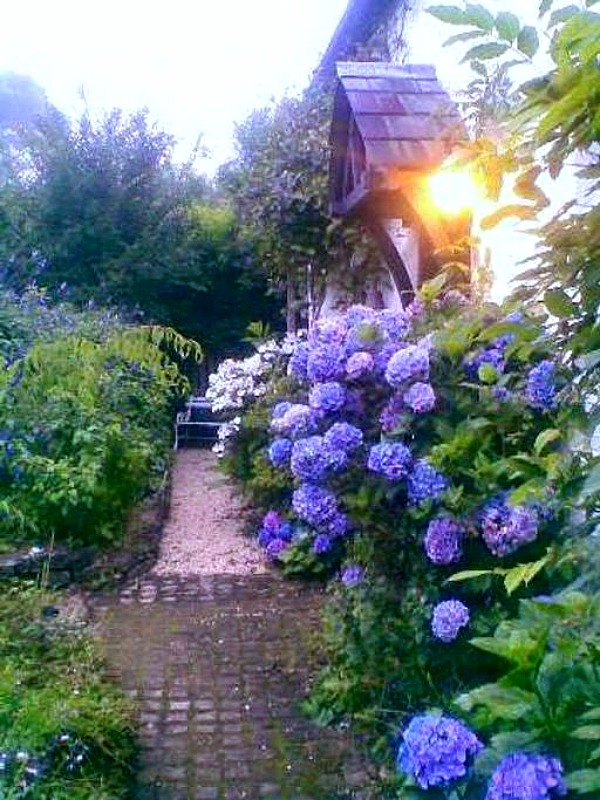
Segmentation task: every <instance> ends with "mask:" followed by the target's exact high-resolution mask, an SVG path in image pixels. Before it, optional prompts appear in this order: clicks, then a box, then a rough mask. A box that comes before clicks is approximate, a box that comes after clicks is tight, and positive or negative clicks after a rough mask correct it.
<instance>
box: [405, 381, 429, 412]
mask: <svg viewBox="0 0 600 800" xmlns="http://www.w3.org/2000/svg"><path fill="white" fill-rule="evenodd" d="M403 399H404V402H405V404H406V405H407V406H408V407H409V408H410V409H411V411H414V413H415V414H424V413H426V412H427V411H431V410H432V409H433V408H434V407H435V392H434V391H433V387H432V386H431V384H430V383H423V382H422V381H417V383H413V385H412V386H411V387H410V389H408V391H407V392H405V393H404V398H403Z"/></svg>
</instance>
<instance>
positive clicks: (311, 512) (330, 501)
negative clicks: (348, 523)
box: [292, 483, 338, 528]
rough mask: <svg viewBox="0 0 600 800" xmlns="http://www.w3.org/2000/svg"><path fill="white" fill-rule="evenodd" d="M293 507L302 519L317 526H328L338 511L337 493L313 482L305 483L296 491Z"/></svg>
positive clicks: (293, 497)
mask: <svg viewBox="0 0 600 800" xmlns="http://www.w3.org/2000/svg"><path fill="white" fill-rule="evenodd" d="M292 508H293V509H294V511H295V512H296V514H297V515H298V517H299V518H300V519H303V520H304V521H305V522H308V524H309V525H312V526H313V527H315V528H321V527H324V526H326V525H327V524H328V523H329V522H331V520H332V519H334V517H335V516H336V514H337V513H338V507H337V501H336V499H335V495H334V494H333V493H332V492H330V491H328V490H327V489H323V488H322V487H320V486H315V485H314V484H312V483H303V484H302V485H301V486H299V487H298V488H297V489H296V490H295V491H294V494H293V496H292Z"/></svg>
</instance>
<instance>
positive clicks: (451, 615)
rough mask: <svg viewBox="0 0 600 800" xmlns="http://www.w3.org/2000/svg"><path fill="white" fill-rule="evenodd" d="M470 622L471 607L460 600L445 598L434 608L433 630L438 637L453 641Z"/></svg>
mask: <svg viewBox="0 0 600 800" xmlns="http://www.w3.org/2000/svg"><path fill="white" fill-rule="evenodd" d="M468 624H469V609H468V608H467V607H466V605H465V604H464V603H461V602H460V600H443V601H442V602H441V603H438V604H437V606H436V607H435V608H434V609H433V618H432V620H431V630H432V631H433V635H434V636H435V637H436V639H440V640H441V641H442V642H446V644H448V642H453V641H454V640H455V639H456V637H457V636H458V632H459V631H460V629H461V628H464V627H466V626H467V625H468Z"/></svg>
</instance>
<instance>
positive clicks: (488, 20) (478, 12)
mask: <svg viewBox="0 0 600 800" xmlns="http://www.w3.org/2000/svg"><path fill="white" fill-rule="evenodd" d="M465 22H466V24H467V25H475V27H477V28H480V29H481V30H482V31H485V32H486V33H489V32H490V31H492V30H493V29H494V17H493V15H492V14H491V13H490V12H489V11H488V10H487V8H485V6H482V5H480V4H479V3H467V5H466V6H465Z"/></svg>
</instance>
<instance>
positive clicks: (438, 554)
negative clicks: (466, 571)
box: [424, 517, 463, 564]
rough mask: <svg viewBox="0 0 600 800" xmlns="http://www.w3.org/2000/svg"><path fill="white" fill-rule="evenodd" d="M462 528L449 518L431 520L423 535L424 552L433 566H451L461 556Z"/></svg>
mask: <svg viewBox="0 0 600 800" xmlns="http://www.w3.org/2000/svg"><path fill="white" fill-rule="evenodd" d="M462 541H463V527H462V525H461V524H460V523H459V522H457V521H456V520H454V519H451V518H450V517H436V518H435V519H432V520H431V522H430V523H429V526H428V528H427V533H426V534H425V542H424V544H425V552H426V553H427V557H428V558H429V560H430V561H433V563H434V564H453V563H454V562H455V561H459V560H460V557H461V555H462Z"/></svg>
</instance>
